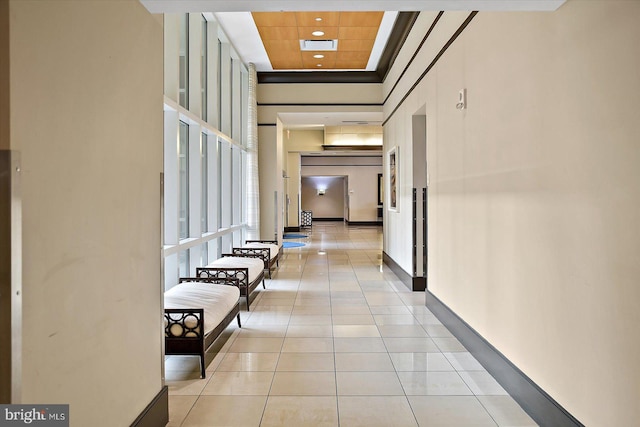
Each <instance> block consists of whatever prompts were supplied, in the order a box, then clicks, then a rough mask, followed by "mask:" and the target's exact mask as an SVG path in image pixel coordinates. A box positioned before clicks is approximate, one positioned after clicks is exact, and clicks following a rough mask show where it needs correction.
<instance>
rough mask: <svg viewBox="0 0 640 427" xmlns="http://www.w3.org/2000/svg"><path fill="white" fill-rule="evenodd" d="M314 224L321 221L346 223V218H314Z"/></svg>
mask: <svg viewBox="0 0 640 427" xmlns="http://www.w3.org/2000/svg"><path fill="white" fill-rule="evenodd" d="M312 221H313V222H320V221H334V222H335V221H344V218H313V220H312Z"/></svg>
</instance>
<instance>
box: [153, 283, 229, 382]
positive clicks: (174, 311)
mask: <svg viewBox="0 0 640 427" xmlns="http://www.w3.org/2000/svg"><path fill="white" fill-rule="evenodd" d="M237 283H238V281H237V280H236V279H217V278H187V279H184V278H183V279H180V283H179V284H177V285H176V286H174V287H173V288H171V289H169V290H168V291H166V292H165V293H164V307H165V309H164V332H165V354H166V355H196V356H200V374H201V376H202V378H204V377H205V375H206V373H205V362H204V354H205V352H206V350H207V348H209V347H210V346H211V344H213V342H214V341H215V340H216V338H218V337H219V336H220V334H221V333H222V331H224V330H225V328H226V327H227V326H228V325H229V324H230V323H231V322H232V321H233V318H234V317H235V318H236V319H237V320H238V327H240V326H241V325H240V291H239V289H238V286H237Z"/></svg>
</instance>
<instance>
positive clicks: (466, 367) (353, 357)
mask: <svg viewBox="0 0 640 427" xmlns="http://www.w3.org/2000/svg"><path fill="white" fill-rule="evenodd" d="M304 233H305V234H308V237H307V238H304V239H297V240H294V241H299V242H303V243H305V246H304V247H301V248H292V249H284V257H283V259H282V260H281V261H280V267H279V269H278V271H277V273H275V274H274V276H273V279H271V280H268V279H267V289H266V290H263V289H260V291H259V293H260V294H259V296H258V297H257V299H256V302H255V303H253V304H252V305H251V308H252V311H251V312H247V311H242V313H241V317H242V328H241V329H239V328H237V326H236V325H235V323H233V324H232V325H230V326H229V327H228V328H227V330H226V331H225V333H224V335H223V336H222V337H221V338H220V339H218V341H216V343H215V344H214V346H213V347H212V348H211V349H210V350H209V352H208V354H207V363H208V367H207V378H205V379H200V378H199V368H198V358H197V357H182V356H170V357H167V358H166V364H165V369H166V380H167V381H166V382H167V385H168V386H169V412H170V413H169V416H170V422H169V425H170V426H183V427H196V426H207V427H209V426H211V427H213V426H241V427H252V426H295V427H301V426H313V427H315V426H343V427H345V426H367V427H375V426H381V427H389V426H464V427H466V426H496V425H498V426H534V425H536V424H535V423H534V422H533V420H531V418H530V417H529V416H528V415H527V414H526V413H525V412H524V411H523V410H522V409H521V408H520V406H518V404H517V403H516V402H515V401H514V400H513V399H512V398H511V397H510V396H509V395H508V394H507V393H506V392H505V391H504V389H503V388H502V387H501V386H500V385H499V384H498V383H497V382H496V381H495V380H494V379H493V378H492V377H491V375H489V374H488V373H487V372H486V371H485V370H484V368H483V367H482V365H480V364H479V363H478V362H477V361H476V360H475V359H474V358H473V356H471V355H470V354H469V353H468V352H467V351H466V349H465V348H464V347H463V346H462V345H461V344H460V343H459V342H458V341H457V340H456V339H455V338H454V337H453V336H452V335H451V333H450V332H449V331H448V330H447V329H446V328H445V327H444V326H443V325H442V324H441V323H440V322H439V321H438V319H437V318H436V317H435V316H434V315H433V314H432V313H431V312H430V311H429V310H428V309H427V308H426V307H425V303H424V293H421V292H410V291H409V290H408V289H407V288H406V287H405V285H404V284H403V283H402V282H400V281H399V280H398V278H397V277H396V276H395V275H394V274H393V273H392V272H391V271H390V270H389V269H387V268H386V267H384V268H383V267H381V252H382V233H381V228H380V227H374V226H366V227H365V226H360V227H357V226H356V227H353V226H352V227H347V226H345V225H344V224H343V223H341V222H331V223H325V222H316V223H315V224H314V225H313V228H312V230H307V231H305V232H304Z"/></svg>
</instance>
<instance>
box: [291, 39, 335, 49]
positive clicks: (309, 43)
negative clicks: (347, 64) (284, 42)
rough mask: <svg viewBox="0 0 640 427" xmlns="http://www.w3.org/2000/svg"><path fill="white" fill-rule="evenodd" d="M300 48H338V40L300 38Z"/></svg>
mask: <svg viewBox="0 0 640 427" xmlns="http://www.w3.org/2000/svg"><path fill="white" fill-rule="evenodd" d="M300 50H338V40H300Z"/></svg>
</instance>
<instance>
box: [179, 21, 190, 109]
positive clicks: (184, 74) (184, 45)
mask: <svg viewBox="0 0 640 427" xmlns="http://www.w3.org/2000/svg"><path fill="white" fill-rule="evenodd" d="M179 92H180V96H179V99H178V102H179V103H180V105H181V106H183V107H184V108H189V14H188V13H185V14H184V15H182V16H181V18H180V88H179Z"/></svg>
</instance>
